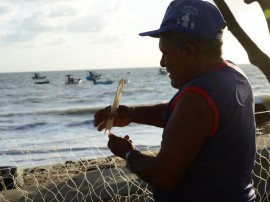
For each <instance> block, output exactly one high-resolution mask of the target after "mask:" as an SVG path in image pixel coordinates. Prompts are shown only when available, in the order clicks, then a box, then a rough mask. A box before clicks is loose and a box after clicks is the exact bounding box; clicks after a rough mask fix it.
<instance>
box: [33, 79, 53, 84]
mask: <svg viewBox="0 0 270 202" xmlns="http://www.w3.org/2000/svg"><path fill="white" fill-rule="evenodd" d="M48 83H50V81H49V80H48V79H46V80H40V81H36V82H35V84H48Z"/></svg>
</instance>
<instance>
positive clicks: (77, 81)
mask: <svg viewBox="0 0 270 202" xmlns="http://www.w3.org/2000/svg"><path fill="white" fill-rule="evenodd" d="M81 82H82V79H81V78H74V77H73V75H72V74H67V75H66V84H80V83H81Z"/></svg>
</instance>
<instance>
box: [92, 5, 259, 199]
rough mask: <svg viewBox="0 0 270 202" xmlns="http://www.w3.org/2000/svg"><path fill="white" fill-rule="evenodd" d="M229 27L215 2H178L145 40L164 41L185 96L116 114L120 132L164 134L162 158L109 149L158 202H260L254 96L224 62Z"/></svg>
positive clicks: (123, 141) (124, 146)
mask: <svg viewBox="0 0 270 202" xmlns="http://www.w3.org/2000/svg"><path fill="white" fill-rule="evenodd" d="M225 26H226V23H225V21H224V19H223V17H222V15H221V14H220V12H219V10H218V9H217V8H216V7H215V6H214V5H212V4H210V3H209V2H205V1H201V0H178V1H172V2H171V3H170V5H169V6H168V8H167V11H166V13H165V16H164V19H163V21H162V24H161V26H160V28H159V29H158V30H155V31H150V32H145V33H141V34H140V35H141V36H152V37H158V38H159V48H160V50H161V52H162V58H161V61H160V64H161V66H162V67H166V69H167V71H168V72H169V77H170V79H171V85H172V86H173V87H174V88H177V89H179V91H178V93H177V94H176V95H175V96H174V97H173V98H172V99H171V101H170V102H169V103H168V104H160V105H154V106H137V107H127V106H120V107H119V109H118V111H117V112H116V114H115V121H114V126H120V127H123V126H126V125H128V124H129V123H131V122H135V123H141V124H148V125H154V126H158V127H163V128H164V131H163V134H162V142H161V147H160V151H159V152H158V154H157V155H156V156H147V155H144V154H142V153H140V152H139V151H137V150H136V149H135V148H134V147H133V145H132V141H131V140H130V139H129V136H125V137H124V138H121V137H117V136H115V135H113V134H110V135H109V142H108V147H109V148H110V150H111V151H112V152H113V153H114V154H115V155H117V156H119V157H122V158H124V159H125V160H126V161H127V165H128V166H129V167H130V169H131V171H132V172H133V173H136V174H137V175H138V176H139V177H140V178H142V179H143V180H145V181H146V182H148V183H149V184H151V185H152V186H153V189H154V193H153V195H154V199H155V201H170V202H171V201H184V202H188V201H192V202H194V201H196V202H197V201H198V202H204V201H205V202H221V201H229V202H236V201H237V202H238V201H239V202H240V201H241V202H247V201H254V200H255V192H254V190H253V188H252V184H251V172H252V169H253V166H254V156H255V121H254V101H253V94H252V90H251V87H250V84H249V82H248V80H247V78H246V76H245V75H244V73H243V72H242V71H241V70H240V69H239V68H238V67H237V66H236V65H234V64H232V63H231V62H229V61H224V60H223V59H222V56H221V55H222V51H221V49H222V39H221V38H222V32H223V29H224V28H225ZM108 116H110V110H109V107H107V108H105V109H103V110H100V111H98V112H97V113H96V114H95V123H94V124H95V126H97V127H98V130H102V129H104V127H105V124H106V120H107V118H108Z"/></svg>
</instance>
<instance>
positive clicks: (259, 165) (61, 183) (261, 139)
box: [0, 106, 270, 202]
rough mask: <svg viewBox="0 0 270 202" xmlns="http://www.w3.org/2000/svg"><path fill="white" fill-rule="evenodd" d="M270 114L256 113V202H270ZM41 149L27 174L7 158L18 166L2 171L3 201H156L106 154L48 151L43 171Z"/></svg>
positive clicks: (147, 188)
mask: <svg viewBox="0 0 270 202" xmlns="http://www.w3.org/2000/svg"><path fill="white" fill-rule="evenodd" d="M257 107H258V106H257ZM257 110H258V109H257ZM269 114H270V112H268V111H264V112H257V113H256V120H257V122H258V124H257V131H256V146H257V154H256V163H255V168H254V171H253V183H254V184H253V186H254V188H255V190H256V197H257V199H256V201H260V202H268V201H270V123H269V122H268V121H267V120H270V119H269V117H268V116H269ZM99 138H100V137H99ZM104 138H107V137H104ZM74 141H76V140H74ZM77 141H78V140H77ZM147 148H148V149H147ZM88 149H89V150H93V149H94V148H88ZM35 150H37V149H35V148H34V149H31V150H29V151H22V152H24V154H25V156H26V157H27V159H28V163H29V165H32V167H30V168H24V169H20V168H19V167H18V166H17V165H18V164H17V163H18V162H17V161H18V160H17V159H13V157H12V155H8V154H1V158H2V159H4V158H9V159H11V160H12V161H13V163H14V166H9V167H3V166H2V167H0V174H1V175H0V189H1V192H0V201H1V202H2V201H18V202H20V201H24V202H25V201H27V202H31V201H74V202H75V201H153V194H152V187H151V186H149V185H148V184H147V183H145V182H144V181H142V180H141V179H140V178H138V177H137V176H136V175H134V174H132V173H130V172H129V171H128V169H127V168H126V167H125V162H124V160H122V159H120V158H118V157H115V156H109V155H105V153H104V151H103V150H94V153H95V154H96V158H92V159H82V157H81V156H77V153H75V152H73V150H72V148H70V150H69V152H68V154H69V158H70V159H77V160H64V159H66V158H63V157H61V155H60V154H59V153H58V151H57V150H50V151H44V152H45V153H46V155H48V165H41V166H39V165H37V164H35V163H33V161H32V160H31V158H32V155H34V154H35ZM157 151H158V150H153V149H152V148H151V147H145V148H144V152H145V153H147V154H148V155H155V153H156V152H157ZM51 156H55V157H57V158H58V162H60V163H57V164H54V163H53V162H49V159H50V158H51ZM27 159H24V160H25V161H27Z"/></svg>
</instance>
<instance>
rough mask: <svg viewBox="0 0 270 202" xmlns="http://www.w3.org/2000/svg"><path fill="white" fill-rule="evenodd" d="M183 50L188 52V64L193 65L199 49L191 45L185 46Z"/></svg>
mask: <svg viewBox="0 0 270 202" xmlns="http://www.w3.org/2000/svg"><path fill="white" fill-rule="evenodd" d="M183 49H184V50H185V52H186V62H187V64H191V63H193V62H194V61H195V60H196V58H197V56H198V49H197V48H196V47H195V46H194V45H193V44H191V43H186V44H184V46H183Z"/></svg>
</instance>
